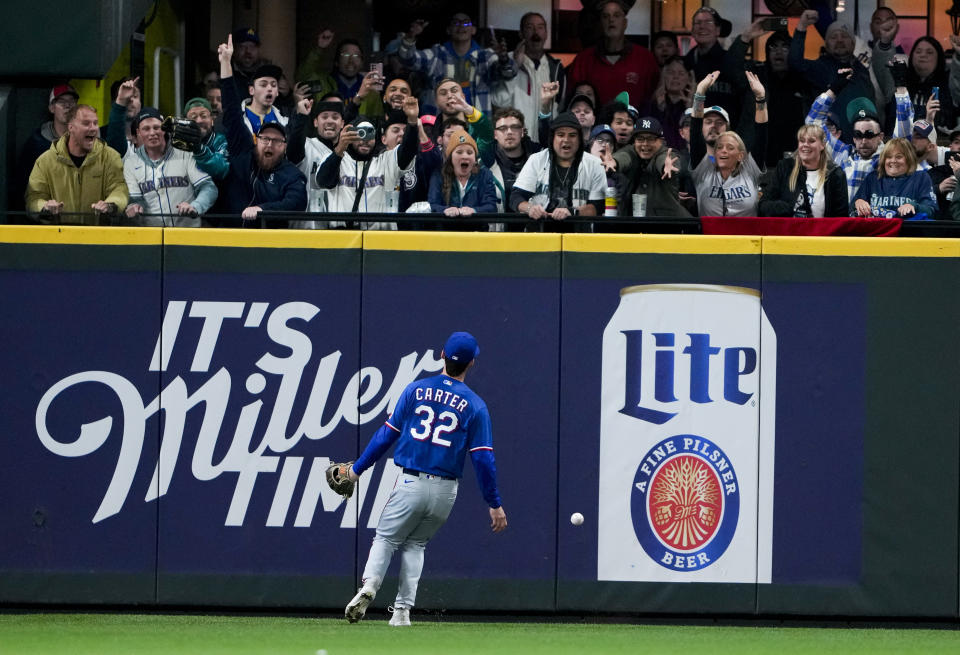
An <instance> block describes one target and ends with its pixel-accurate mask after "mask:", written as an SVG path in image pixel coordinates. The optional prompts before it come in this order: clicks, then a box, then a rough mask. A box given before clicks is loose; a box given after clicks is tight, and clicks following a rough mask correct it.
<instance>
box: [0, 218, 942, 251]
mask: <svg viewBox="0 0 960 655" xmlns="http://www.w3.org/2000/svg"><path fill="white" fill-rule="evenodd" d="M0 243H37V244H77V245H81V244H82V245H116V246H142V245H161V244H168V245H175V246H207V247H232V248H308V249H309V248H313V249H339V248H365V249H368V250H400V251H403V250H405V251H425V252H558V251H560V250H561V249H562V250H564V251H567V252H583V253H605V252H608V253H638V254H643V253H662V254H704V255H755V254H760V253H762V254H764V255H804V256H820V257H957V258H960V239H917V238H880V237H772V236H771V237H753V236H711V235H684V236H677V235H660V234H564V235H561V234H522V233H521V234H513V233H506V234H505V233H484V232H376V231H370V232H360V231H352V230H211V229H205V228H197V229H190V228H172V229H162V228H144V227H137V228H133V227H130V228H127V227H95V226H73V225H64V226H54V225H0Z"/></svg>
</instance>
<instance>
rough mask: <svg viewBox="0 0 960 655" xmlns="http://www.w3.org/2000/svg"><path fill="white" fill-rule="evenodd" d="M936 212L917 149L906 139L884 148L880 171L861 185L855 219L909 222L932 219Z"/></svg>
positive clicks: (853, 206) (853, 212)
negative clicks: (906, 220) (919, 163)
mask: <svg viewBox="0 0 960 655" xmlns="http://www.w3.org/2000/svg"><path fill="white" fill-rule="evenodd" d="M936 209H937V197H936V195H934V193H933V183H932V182H931V181H930V176H929V175H928V174H927V172H926V171H918V170H917V155H916V152H915V151H914V149H913V145H912V144H911V143H910V142H909V141H907V140H906V139H903V138H896V139H890V140H889V141H887V143H886V144H884V146H883V152H881V153H880V158H879V159H878V160H877V167H876V169H875V170H874V171H873V172H872V173H870V175H868V176H867V179H865V180H864V181H863V184H862V185H860V188H859V189H858V190H857V195H856V196H854V198H853V202H852V203H851V208H850V210H851V215H853V216H875V217H880V218H896V217H900V218H905V219H924V218H929V219H932V218H933V217H934V216H935V215H936Z"/></svg>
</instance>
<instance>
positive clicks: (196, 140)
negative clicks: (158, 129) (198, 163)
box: [163, 116, 203, 154]
mask: <svg viewBox="0 0 960 655" xmlns="http://www.w3.org/2000/svg"><path fill="white" fill-rule="evenodd" d="M163 131H164V132H166V133H167V138H168V139H170V144H171V145H172V146H173V147H174V148H176V149H177V150H186V151H187V152H192V153H193V154H198V153H199V152H200V150H201V148H202V147H203V133H202V132H201V131H200V127H199V126H198V125H197V124H196V123H194V122H193V121H190V120H187V119H185V118H176V117H174V116H167V118H166V120H164V121H163Z"/></svg>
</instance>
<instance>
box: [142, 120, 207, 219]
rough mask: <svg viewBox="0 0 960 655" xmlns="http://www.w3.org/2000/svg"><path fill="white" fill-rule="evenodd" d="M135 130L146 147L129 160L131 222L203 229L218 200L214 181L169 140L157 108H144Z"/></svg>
mask: <svg viewBox="0 0 960 655" xmlns="http://www.w3.org/2000/svg"><path fill="white" fill-rule="evenodd" d="M133 125H134V130H135V131H136V134H137V140H138V141H139V142H140V144H141V145H140V146H139V147H137V149H136V150H134V151H133V152H132V153H130V154H128V155H127V156H126V157H124V158H123V176H124V178H125V179H126V181H127V189H128V190H129V192H130V203H129V204H128V205H127V211H126V215H127V217H128V218H131V219H133V220H134V221H135V224H137V225H142V226H146V227H170V226H174V227H200V215H202V214H205V213H206V212H207V210H208V209H210V207H212V206H213V203H214V202H216V200H217V187H216V185H215V184H214V183H213V180H212V179H210V176H209V175H208V174H207V173H204V172H203V171H201V170H200V169H199V168H198V167H197V162H196V160H195V159H194V156H193V153H192V152H188V151H186V150H181V149H178V148H174V147H173V146H172V145H171V143H170V140H169V139H167V138H165V134H164V131H163V116H161V115H160V112H159V111H158V110H157V109H155V108H154V107H144V108H143V109H141V110H140V113H139V114H137V116H136V118H134V119H133Z"/></svg>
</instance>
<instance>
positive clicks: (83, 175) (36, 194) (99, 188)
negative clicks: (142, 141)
mask: <svg viewBox="0 0 960 655" xmlns="http://www.w3.org/2000/svg"><path fill="white" fill-rule="evenodd" d="M68 138H69V136H68V135H67V134H64V135H63V136H62V137H60V138H59V139H58V140H56V141H54V142H53V143H52V144H50V149H49V150H47V151H46V152H45V153H43V154H42V155H40V157H39V158H38V159H37V163H36V164H34V166H33V171H32V172H31V173H30V182H29V183H28V184H27V195H26V199H27V211H31V212H39V211H41V210H42V209H43V205H44V204H45V203H46V202H47V201H48V200H57V201H58V202H62V203H63V210H62V211H63V212H64V213H74V214H83V216H77V217H67V222H79V223H83V224H84V225H97V224H98V223H99V222H100V221H99V218H98V217H97V216H96V215H95V214H94V213H93V211H92V210H91V205H93V204H94V203H96V202H98V201H100V200H105V201H107V202H112V203H113V204H114V205H116V206H117V211H119V212H122V211H123V210H124V209H126V208H127V183H126V181H125V180H124V178H123V163H122V161H121V160H120V155H119V154H117V151H116V150H114V149H113V148H109V147H107V144H106V143H104V142H103V141H97V142H96V143H94V144H93V150H91V151H90V154H88V155H87V157H86V159H84V160H83V164H82V165H81V166H80V168H77V167H76V165H75V164H74V163H73V160H72V159H71V158H70V153H69V151H68V150H67V139H68Z"/></svg>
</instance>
